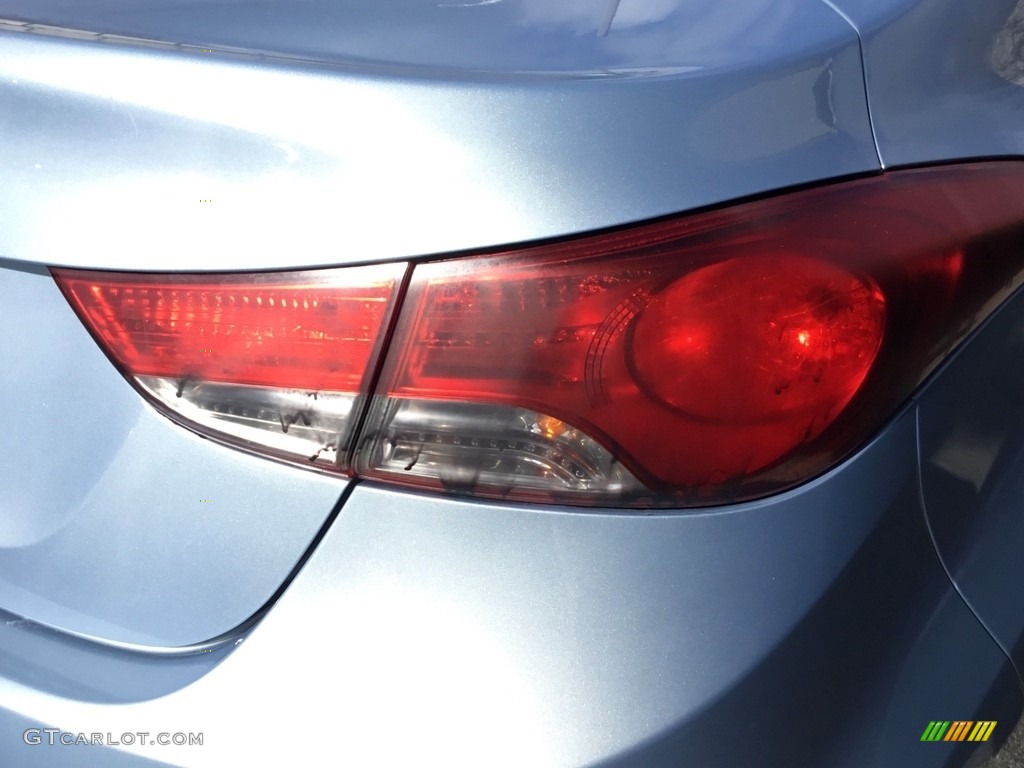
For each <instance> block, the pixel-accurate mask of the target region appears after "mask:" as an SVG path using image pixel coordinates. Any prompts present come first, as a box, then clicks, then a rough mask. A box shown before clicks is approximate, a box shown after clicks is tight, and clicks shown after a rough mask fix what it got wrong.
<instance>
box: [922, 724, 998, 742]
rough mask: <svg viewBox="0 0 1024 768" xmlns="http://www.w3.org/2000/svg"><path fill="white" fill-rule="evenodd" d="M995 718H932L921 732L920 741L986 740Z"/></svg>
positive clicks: (992, 729) (990, 733)
mask: <svg viewBox="0 0 1024 768" xmlns="http://www.w3.org/2000/svg"><path fill="white" fill-rule="evenodd" d="M996 722H997V721H995V720H954V721H952V722H950V721H949V720H932V721H931V722H930V723H928V727H927V728H925V729H924V733H923V734H921V741H988V737H989V736H991V735H992V731H994V730H995V728H996Z"/></svg>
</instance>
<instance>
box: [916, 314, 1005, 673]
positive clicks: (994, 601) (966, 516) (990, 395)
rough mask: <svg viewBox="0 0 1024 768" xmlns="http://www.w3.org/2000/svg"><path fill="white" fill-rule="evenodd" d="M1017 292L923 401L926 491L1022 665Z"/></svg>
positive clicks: (944, 538)
mask: <svg viewBox="0 0 1024 768" xmlns="http://www.w3.org/2000/svg"><path fill="white" fill-rule="evenodd" d="M1022 393H1024V294H1018V295H1017V296H1016V298H1015V299H1013V300H1011V301H1010V302H1009V303H1008V304H1007V305H1006V306H1004V307H1003V308H1002V309H1001V310H1000V312H999V313H998V314H997V315H996V316H995V317H993V318H992V320H991V321H990V322H989V324H988V326H987V328H986V330H985V332H984V333H982V334H981V335H980V336H979V338H978V339H977V340H976V341H975V342H974V343H973V344H970V345H969V346H968V347H967V348H965V349H964V350H963V352H962V353H961V354H960V355H958V356H957V357H956V358H955V359H954V360H953V361H952V362H951V363H950V364H949V366H948V368H947V369H946V371H944V372H943V375H942V376H941V377H939V378H938V379H937V381H936V382H935V385H934V386H933V387H931V388H930V389H929V390H928V392H927V393H926V395H925V396H924V397H923V399H922V401H921V407H920V408H921V410H920V413H921V455H922V467H921V468H922V482H923V488H924V501H925V506H926V508H927V510H928V519H929V521H930V523H931V528H932V531H933V532H934V535H935V540H936V544H937V545H938V549H939V553H940V554H941V555H942V558H943V561H944V563H945V565H946V567H947V568H948V569H949V572H950V574H951V575H952V577H953V579H954V580H955V582H956V584H957V586H958V587H959V588H960V590H961V591H962V592H963V595H964V598H965V599H966V600H967V602H968V603H969V604H970V606H971V607H972V608H973V609H974V610H975V611H976V612H977V613H978V616H979V617H980V618H981V620H982V621H983V622H985V625H986V626H987V627H988V628H989V630H990V631H991V632H992V634H993V636H994V637H995V638H996V639H997V640H998V641H999V643H1000V645H1001V646H1002V647H1003V648H1004V649H1005V650H1006V651H1007V652H1009V653H1010V654H1012V657H1013V659H1014V662H1015V663H1016V665H1017V669H1018V670H1020V671H1024V589H1022V588H1021V584H1022V577H1021V567H1020V561H1021V557H1022V556H1024V405H1022V403H1024V399H1022Z"/></svg>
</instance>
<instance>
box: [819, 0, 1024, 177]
mask: <svg viewBox="0 0 1024 768" xmlns="http://www.w3.org/2000/svg"><path fill="white" fill-rule="evenodd" d="M832 2H833V3H834V5H835V6H836V7H837V8H838V9H840V10H841V11H842V12H843V14H845V16H846V17H847V18H848V19H849V20H850V22H851V23H852V24H853V25H854V26H855V27H856V28H857V30H858V31H859V32H860V35H861V37H862V38H863V41H864V68H865V75H866V78H867V86H868V94H869V101H870V104H871V116H872V121H873V125H874V129H875V133H876V136H877V139H878V149H879V154H880V155H881V158H882V161H883V163H884V164H885V165H886V167H893V166H899V165H909V164H916V163H934V162H940V161H943V160H950V159H961V158H971V157H998V156H1004V155H1005V156H1013V155H1022V154H1024V2H1022V1H1021V0H985V1H984V2H977V3H970V5H969V6H968V5H966V4H964V3H963V2H961V0H832Z"/></svg>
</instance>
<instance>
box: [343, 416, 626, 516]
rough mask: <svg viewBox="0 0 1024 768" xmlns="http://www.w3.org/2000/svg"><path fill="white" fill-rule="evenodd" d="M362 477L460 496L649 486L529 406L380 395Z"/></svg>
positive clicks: (551, 496)
mask: <svg viewBox="0 0 1024 768" xmlns="http://www.w3.org/2000/svg"><path fill="white" fill-rule="evenodd" d="M368 423H369V424H379V425H381V426H380V427H379V428H378V429H376V430H375V431H374V432H372V433H368V434H366V436H365V440H364V442H363V444H362V446H361V449H360V451H359V454H358V458H357V462H356V472H357V473H360V474H365V475H367V476H382V475H383V476H392V477H397V478H401V479H402V480H403V482H407V483H411V484H414V485H421V486H423V487H427V488H442V489H444V490H449V491H455V492H458V493H466V494H469V493H471V494H473V495H477V496H487V497H491V498H505V497H507V496H508V495H509V494H510V493H511V492H512V491H513V490H515V491H516V496H517V497H518V498H522V497H523V496H524V494H526V495H531V494H532V495H534V496H535V498H536V499H537V500H559V498H560V496H561V495H562V494H567V495H571V497H572V498H575V499H579V497H581V496H583V497H593V498H602V497H608V498H619V497H622V496H623V495H626V496H630V495H633V494H635V493H638V492H640V491H642V489H643V486H642V485H641V484H640V483H639V482H637V480H636V478H634V477H633V475H632V474H631V473H630V472H629V471H628V470H627V469H626V468H625V467H624V466H623V465H622V464H620V463H619V462H618V461H617V460H616V459H615V457H614V456H613V455H612V454H611V453H609V452H608V451H607V450H606V449H605V448H604V447H603V446H601V445H600V444H599V443H597V442H596V441H595V440H593V439H592V438H590V437H589V436H588V435H586V434H584V433H583V432H581V431H579V430H577V429H575V428H574V427H573V426H571V425H570V424H567V423H565V422H564V421H560V420H559V419H556V418H554V417H552V416H545V415H543V414H540V413H537V412H535V411H531V410H527V409H525V408H517V407H512V406H502V405H481V404H474V403H456V402H432V401H427V400H389V399H386V398H378V399H377V401H376V403H375V404H374V407H373V410H372V412H371V415H370V418H369V421H368Z"/></svg>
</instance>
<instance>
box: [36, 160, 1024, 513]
mask: <svg viewBox="0 0 1024 768" xmlns="http://www.w3.org/2000/svg"><path fill="white" fill-rule="evenodd" d="M1022 168H1024V164H1020V163H1009V162H1005V163H978V164H968V165H960V166H952V167H947V168H933V169H915V170H906V171H898V172H889V173H885V174H882V175H879V176H875V177H871V178H864V179H859V180H854V181H848V182H842V183H837V184H832V185H828V186H823V187H818V188H813V189H807V190H803V191H799V192H793V193H788V194H783V195H779V196H776V197H771V198H766V199H762V200H758V201H754V202H749V203H743V204H739V205H734V206H730V207H726V208H722V209H719V210H716V211H712V212H708V213H701V214H696V215H689V216H684V217H678V218H674V219H670V220H664V221H660V222H656V223H648V224H644V225H639V226H634V227H629V228H625V229H621V230H618V231H615V232H611V233H601V234H595V235H589V236H585V237H579V238H574V239H570V240H565V241H562V242H557V243H550V244H542V245H537V246H529V247H524V248H520V249H513V250H507V251H503V252H500V253H495V254H490V255H484V256H471V257H463V258H453V259H448V260H441V261H430V262H423V263H418V264H416V265H415V266H414V267H409V268H408V270H409V271H408V275H407V276H406V280H407V284H406V283H403V274H404V270H405V269H406V267H405V265H385V266H379V267H354V268H343V269H336V270H316V271H308V272H302V273H291V274H283V275H256V276H251V275H250V276H247V277H243V276H236V275H224V276H214V275H202V276H199V275H179V276H170V275H141V274H133V275H123V274H115V273H84V272H80V271H75V270H54V274H55V277H56V278H57V281H58V283H59V284H60V285H61V288H62V289H63V290H64V292H65V294H66V295H67V296H68V298H69V299H70V300H71V302H72V304H73V306H74V307H75V309H76V310H77V311H78V313H79V315H80V316H81V317H82V318H83V320H84V321H85V322H86V324H87V325H88V326H89V327H90V329H91V330H92V332H93V333H94V335H95V336H96V338H97V339H98V340H99V342H100V344H101V345H102V346H103V347H104V349H106V351H107V352H108V354H109V355H110V356H111V358H112V359H113V360H114V361H115V362H116V363H117V364H118V365H119V367H120V368H121V369H122V370H123V371H124V372H125V373H126V375H128V376H129V377H130V378H131V379H132V380H133V381H134V382H135V383H136V385H137V386H139V387H140V389H142V390H143V391H144V392H145V393H146V394H147V396H148V397H149V398H150V399H151V400H153V402H155V403H157V404H158V405H159V406H160V407H161V408H162V409H163V410H165V412H168V413H169V414H170V415H172V416H173V417H175V418H177V419H178V420H179V421H182V422H183V423H186V424H187V425H189V426H191V427H192V428H194V429H196V430H197V431H201V432H203V433H204V434H207V435H208V436H211V437H215V438H217V439H223V440H227V441H229V442H233V443H234V444H236V445H241V446H242V447H245V448H247V449H249V450H254V451H257V452H260V453H268V454H270V455H273V456H276V457H277V458H282V459H286V460H294V461H299V462H301V463H306V464H312V465H313V466H315V467H319V468H321V469H324V470H326V471H337V472H349V473H354V474H356V475H358V476H361V477H366V478H372V479H376V480H379V481H382V482H389V483H398V484H401V485H406V486H410V487H416V488H421V489H428V490H441V491H446V492H455V493H460V494H468V495H476V496H483V497H488V498H501V499H516V500H524V501H540V502H550V501H554V502H559V503H567V504H582V505H598V506H601V505H604V506H619V507H629V506H635V507H652V506H653V507H687V506H696V505H713V504H721V503H727V502H733V501H738V500H743V499H750V498H754V497H757V496H762V495H766V494H769V493H772V492H776V491H779V490H782V489H785V488H788V487H791V486H794V485H796V484H798V483H801V482H803V481H806V480H807V479H809V478H812V477H814V476H815V475H817V474H819V473H821V472H823V471H824V470H826V469H828V468H829V467H830V466H832V465H834V464H835V463H836V462H837V461H839V460H841V459H842V458H843V457H844V456H846V455H848V454H849V453H850V452H852V451H853V450H854V449H856V448H857V447H858V446H859V445H861V444H862V443H863V442H864V441H865V440H867V439H868V438H869V437H870V436H871V434H872V433H874V432H875V431H877V430H878V428H879V427H880V426H881V425H882V424H883V423H884V422H885V421H886V420H887V419H888V418H890V417H891V416H892V414H893V413H894V412H895V411H896V409H897V408H898V407H899V406H900V405H901V404H902V403H903V402H905V401H906V399H907V398H908V396H909V395H910V394H911V393H912V392H913V390H914V389H915V388H916V387H917V386H918V385H919V384H920V383H921V382H922V381H923V380H924V378H925V377H927V376H928V374H929V373H930V372H931V371H933V370H934V369H935V367H936V366H937V365H938V364H939V363H940V362H941V361H942V360H943V359H944V358H945V357H946V356H948V355H949V353H950V352H951V351H952V350H953V349H954V348H955V346H956V345H957V344H958V343H959V342H960V341H961V340H962V339H963V338H964V337H965V336H966V335H967V334H968V333H970V332H971V330H973V329H974V328H975V327H977V325H978V324H979V323H980V322H981V321H982V320H983V319H984V318H985V317H986V316H987V315H988V314H989V313H991V311H992V310H993V309H994V308H995V307H996V306H997V305H998V304H999V303H1000V302H1001V301H1003V300H1004V299H1005V298H1006V297H1007V296H1008V295H1009V294H1010V292H1012V291H1013V290H1014V289H1016V288H1017V287H1018V286H1019V285H1020V283H1021V281H1022V277H1024V170H1022ZM402 286H404V287H402ZM261 292H262V293H261ZM399 294H401V295H399ZM268 296H270V297H271V300H272V302H273V303H270V304H269V305H268V303H267V302H268V299H267V297H268ZM231 297H234V298H231ZM261 297H262V300H261ZM239 302H241V303H239ZM254 302H255V303H254ZM310 302H312V304H311V303H310ZM310 306H313V307H314V308H315V311H310V309H309V307H310ZM325 307H329V308H330V310H327V309H324V308H325ZM396 307H398V310H397V315H396V317H395V320H394V323H393V329H392V331H391V333H390V336H389V330H388V329H389V328H392V320H391V317H392V312H393V311H394V310H395V308H396ZM316 308H319V309H316ZM385 338H389V341H388V344H387V348H386V350H385V349H384V348H383V345H384V339H385ZM378 373H379V375H378ZM239 408H241V414H242V415H241V416H239V415H238V414H239ZM246 413H248V414H250V415H248V416H246V415H245V414H246ZM252 414H256V415H252ZM357 424H361V427H360V429H359V432H358V435H355V434H354V429H355V425H357ZM296 425H298V426H297V427H296ZM293 430H296V432H295V437H296V440H297V441H298V442H296V443H294V444H291V443H289V444H288V445H285V443H284V441H283V437H282V435H287V434H290V433H292V432H293Z"/></svg>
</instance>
